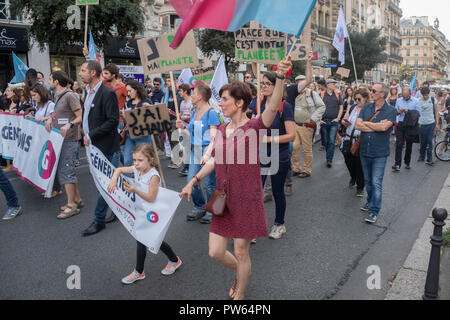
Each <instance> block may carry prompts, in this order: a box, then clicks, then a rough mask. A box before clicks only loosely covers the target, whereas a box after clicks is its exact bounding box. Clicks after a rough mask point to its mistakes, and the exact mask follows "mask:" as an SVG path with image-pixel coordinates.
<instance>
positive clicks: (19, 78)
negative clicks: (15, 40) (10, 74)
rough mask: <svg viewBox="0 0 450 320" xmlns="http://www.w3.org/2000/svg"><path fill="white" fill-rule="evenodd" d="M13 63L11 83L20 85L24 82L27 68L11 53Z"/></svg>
mask: <svg viewBox="0 0 450 320" xmlns="http://www.w3.org/2000/svg"><path fill="white" fill-rule="evenodd" d="M12 56H13V62H14V74H15V75H14V78H12V80H11V83H12V84H14V83H21V82H24V81H25V74H26V73H27V71H28V67H27V65H26V64H25V63H23V62H22V60H20V59H19V57H17V56H16V54H15V53H14V52H13V53H12Z"/></svg>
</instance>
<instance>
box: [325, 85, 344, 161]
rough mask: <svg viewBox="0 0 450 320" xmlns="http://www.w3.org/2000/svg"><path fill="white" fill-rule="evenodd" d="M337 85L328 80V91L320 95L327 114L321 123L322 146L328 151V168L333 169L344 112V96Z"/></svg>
mask: <svg viewBox="0 0 450 320" xmlns="http://www.w3.org/2000/svg"><path fill="white" fill-rule="evenodd" d="M336 83H337V81H336V80H334V79H328V80H327V82H326V84H327V90H326V91H322V92H321V94H320V95H321V98H322V100H323V102H324V103H325V112H324V114H323V116H322V120H321V121H320V124H321V126H320V133H321V136H322V139H324V141H322V144H323V145H324V146H325V147H326V150H327V167H328V168H331V165H332V163H333V158H334V148H335V142H336V135H337V131H338V127H339V122H340V119H341V118H342V115H343V112H344V101H343V99H342V95H341V94H340V93H339V92H338V91H337V90H336Z"/></svg>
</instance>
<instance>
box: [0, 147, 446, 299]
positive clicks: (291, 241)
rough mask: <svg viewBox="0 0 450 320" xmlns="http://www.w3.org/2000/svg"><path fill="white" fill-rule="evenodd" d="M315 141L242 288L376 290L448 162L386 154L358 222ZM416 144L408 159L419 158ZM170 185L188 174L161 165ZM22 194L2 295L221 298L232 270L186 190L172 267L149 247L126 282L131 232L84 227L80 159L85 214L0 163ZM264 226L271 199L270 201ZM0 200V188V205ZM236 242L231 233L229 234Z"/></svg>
mask: <svg viewBox="0 0 450 320" xmlns="http://www.w3.org/2000/svg"><path fill="white" fill-rule="evenodd" d="M318 147H319V146H318V145H315V146H314V155H315V159H314V166H313V174H312V177H311V178H309V179H306V180H301V179H297V178H294V195H293V196H292V197H289V198H288V203H287V214H286V227H287V234H286V235H285V236H284V237H283V238H282V239H281V240H276V241H274V240H271V239H267V238H265V239H259V240H258V242H257V244H256V245H253V246H252V248H251V258H252V277H251V280H250V284H249V287H248V290H247V299H262V300H280V299H283V300H284V299H295V300H297V299H331V298H334V299H383V298H384V294H385V293H386V292H385V291H386V289H387V280H388V279H390V278H391V277H392V276H393V275H394V274H395V272H396V270H398V268H400V266H401V265H402V263H403V261H404V259H405V258H406V256H407V255H408V253H409V251H410V249H411V247H412V245H413V243H414V240H415V239H416V237H417V234H418V232H419V230H420V228H421V226H422V225H423V222H424V221H425V219H426V216H427V214H428V212H429V210H430V209H431V206H432V205H433V204H434V202H435V200H436V198H437V196H438V194H439V192H440V190H441V188H442V186H443V183H444V181H445V179H446V178H447V176H448V174H449V171H450V170H449V169H450V167H449V165H448V164H447V163H442V162H437V163H436V165H435V166H434V167H433V168H430V167H428V166H426V165H425V164H424V163H416V162H413V163H412V169H411V170H409V171H406V170H404V169H402V171H401V172H398V173H393V172H392V171H391V169H390V167H391V166H392V164H393V157H392V156H391V157H390V158H389V160H388V166H387V168H386V175H385V180H384V194H383V197H384V198H383V209H382V212H381V215H380V216H379V219H378V221H377V223H376V224H375V225H368V224H366V223H365V222H364V214H363V213H362V212H361V211H360V210H359V207H360V205H361V204H362V202H363V200H361V199H360V198H356V197H355V192H356V191H355V190H354V189H353V190H352V189H349V188H348V181H349V175H348V172H347V169H346V167H345V164H344V161H343V157H342V155H341V154H340V152H339V151H336V156H335V161H334V164H333V168H331V169H328V168H326V166H325V153H324V152H321V151H319V150H318ZM417 149H418V148H417V145H414V148H413V159H417V157H418V150H417ZM163 164H164V173H165V176H166V181H167V184H168V187H169V188H170V189H173V190H178V191H179V190H181V188H182V186H183V185H184V183H185V178H181V177H178V175H177V173H176V170H171V169H167V160H164V161H163ZM7 175H8V176H9V177H11V178H12V183H13V185H14V187H15V189H16V191H17V193H18V195H19V197H20V201H21V205H22V207H23V213H22V214H20V215H19V216H18V217H17V218H15V219H14V220H11V221H2V220H0V299H194V300H215V299H227V294H228V290H229V288H230V286H231V284H232V282H233V280H234V277H233V274H232V273H231V272H230V271H228V270H226V269H225V268H224V267H222V266H221V265H219V264H218V263H216V262H215V261H213V260H212V259H210V258H209V256H208V232H209V226H208V225H202V224H200V223H198V222H187V221H186V218H185V215H186V213H187V212H188V211H189V210H190V209H191V204H189V203H187V202H186V200H183V201H182V202H181V204H180V206H179V208H178V210H177V213H176V216H175V218H174V220H173V223H172V225H171V227H170V229H169V232H168V234H167V237H166V241H167V242H168V243H169V244H170V245H171V246H172V247H173V249H174V250H175V252H176V253H177V255H179V256H180V257H181V259H182V260H183V263H184V265H183V266H182V267H181V268H180V269H179V270H178V271H177V272H176V273H175V274H174V275H172V276H169V277H165V276H163V275H162V274H161V273H160V271H161V269H162V268H163V267H164V266H165V265H166V263H167V259H166V257H165V256H164V254H162V253H160V254H158V255H156V256H155V255H153V254H151V253H148V255H147V260H146V266H145V272H146V279H145V280H143V281H140V282H137V283H135V284H133V285H131V286H125V285H122V284H121V282H120V280H121V278H122V277H124V276H126V275H128V274H129V273H130V272H131V271H132V270H133V269H134V265H135V259H136V258H135V251H136V242H135V240H133V238H132V237H131V236H130V235H129V233H128V232H127V231H126V230H125V229H124V228H123V227H122V225H121V224H120V222H115V223H113V224H109V225H107V228H106V229H105V230H104V231H102V232H100V233H98V234H96V235H94V236H90V237H82V236H81V232H82V230H84V229H85V228H87V227H88V226H89V225H90V223H91V222H92V220H93V216H94V214H93V212H94V208H95V204H96V197H97V191H96V189H95V186H94V183H93V180H92V178H91V176H90V174H89V169H88V167H87V164H86V160H83V161H82V166H81V167H79V168H78V177H79V180H80V193H81V195H82V197H83V199H84V201H85V203H86V207H85V208H83V209H82V212H81V214H79V215H78V216H75V217H72V218H70V219H68V220H65V221H60V220H57V219H56V216H57V214H58V213H59V210H58V208H59V206H60V205H62V204H64V200H65V199H64V197H58V198H56V199H53V200H47V199H43V198H42V197H41V195H40V193H39V192H37V191H36V190H35V189H33V188H32V187H31V186H29V185H28V184H26V183H25V182H23V181H20V180H19V179H18V178H17V176H16V175H15V174H14V173H13V172H9V173H8V174H7ZM266 209H267V216H268V221H269V226H271V225H272V223H273V220H274V216H275V213H274V210H275V209H274V203H273V202H270V203H267V204H266ZM5 211H6V203H5V201H4V198H1V203H0V212H2V213H3V212H5ZM230 248H231V244H230ZM372 264H375V265H379V266H380V268H381V270H382V289H381V290H369V289H367V286H366V280H367V277H368V276H369V275H368V274H366V269H367V266H368V265H372ZM72 265H76V266H79V267H80V270H81V289H80V290H77V289H75V290H69V289H68V288H67V279H68V278H69V276H70V274H67V273H66V270H67V268H68V267H69V266H72Z"/></svg>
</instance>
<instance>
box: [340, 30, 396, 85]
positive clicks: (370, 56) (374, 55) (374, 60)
mask: <svg viewBox="0 0 450 320" xmlns="http://www.w3.org/2000/svg"><path fill="white" fill-rule="evenodd" d="M380 33H381V29H369V30H367V31H366V32H361V33H360V32H351V31H350V28H349V35H350V40H351V42H352V48H353V55H354V58H355V64H356V71H357V73H358V80H360V79H361V80H362V79H363V77H364V73H365V72H366V71H369V70H372V69H373V68H374V67H375V66H376V65H378V64H380V63H385V62H386V61H387V58H388V57H387V55H386V53H384V51H385V50H386V37H381V34H380ZM331 60H332V62H333V63H337V64H338V65H340V62H339V61H338V52H337V50H336V49H334V48H333V53H332V58H331ZM342 67H344V68H347V69H350V70H352V72H350V77H349V79H348V80H350V81H355V73H354V72H353V70H354V68H353V60H352V56H351V51H350V45H349V42H348V41H347V40H345V64H344V65H343V66H342Z"/></svg>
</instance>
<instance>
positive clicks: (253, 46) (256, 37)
mask: <svg viewBox="0 0 450 320" xmlns="http://www.w3.org/2000/svg"><path fill="white" fill-rule="evenodd" d="M234 40H235V52H236V60H237V61H241V62H256V63H262V64H278V62H280V61H281V60H283V59H284V56H285V55H286V34H285V33H283V32H279V31H275V30H271V29H266V28H260V29H251V28H241V29H239V30H238V31H236V32H235V33H234Z"/></svg>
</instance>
